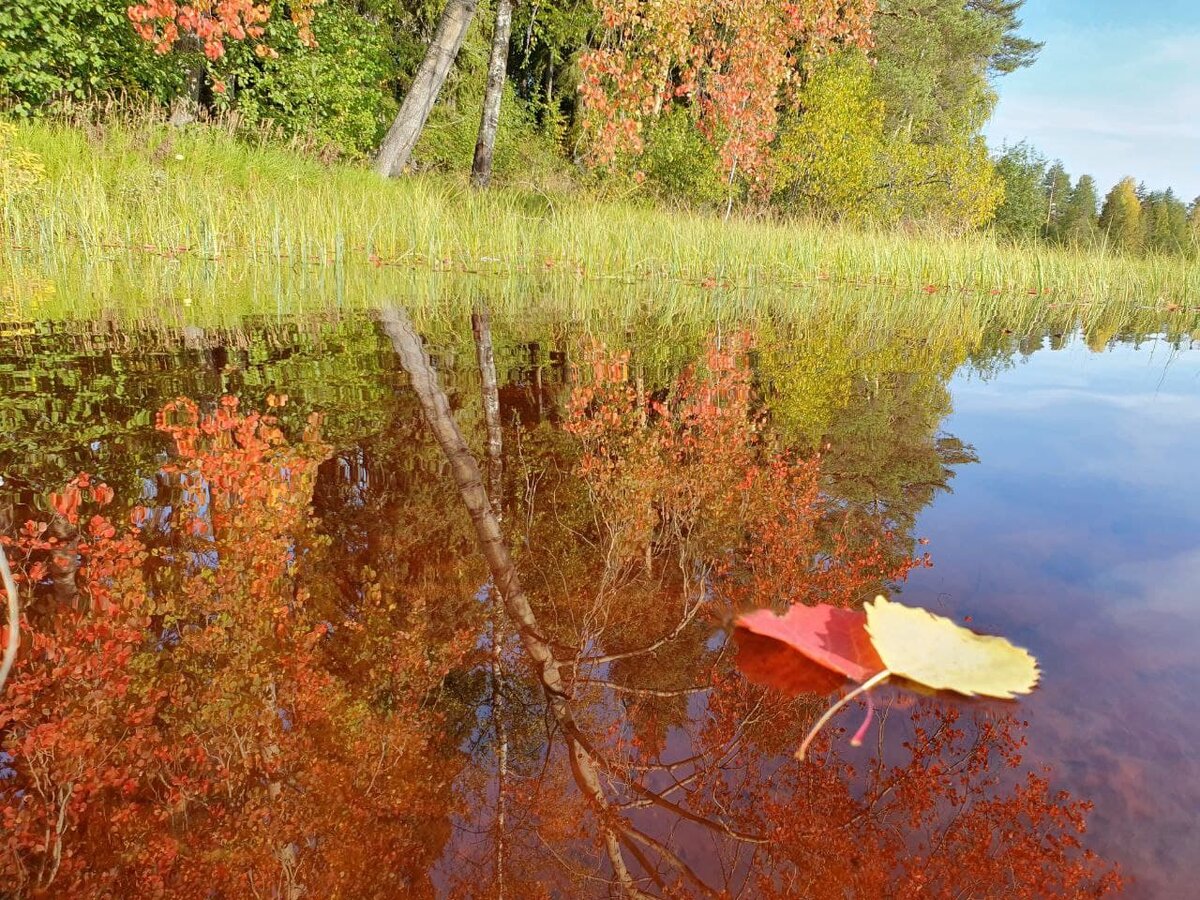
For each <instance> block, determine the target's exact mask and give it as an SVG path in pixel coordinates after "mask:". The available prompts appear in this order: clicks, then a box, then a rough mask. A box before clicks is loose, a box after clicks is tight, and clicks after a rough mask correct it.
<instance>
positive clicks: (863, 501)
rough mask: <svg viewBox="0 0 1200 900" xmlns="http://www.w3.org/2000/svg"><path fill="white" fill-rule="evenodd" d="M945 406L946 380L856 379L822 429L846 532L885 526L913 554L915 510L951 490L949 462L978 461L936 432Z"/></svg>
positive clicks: (825, 467) (830, 481)
mask: <svg viewBox="0 0 1200 900" xmlns="http://www.w3.org/2000/svg"><path fill="white" fill-rule="evenodd" d="M949 412H950V394H949V391H947V390H946V387H945V384H944V383H943V382H942V381H940V380H937V379H933V378H931V377H930V376H928V375H916V374H911V373H895V374H891V375H883V376H878V377H876V378H873V379H871V380H869V381H868V380H865V379H864V380H860V381H858V382H857V383H856V385H855V389H854V391H853V392H852V393H851V396H850V400H849V403H848V405H847V407H846V408H845V409H844V410H843V411H841V412H840V413H839V414H838V416H837V418H836V420H835V422H834V423H833V425H832V426H831V427H830V429H829V431H828V432H827V433H826V436H825V442H826V444H825V446H826V450H825V453H824V455H823V458H822V472H823V474H824V475H825V477H826V479H827V485H828V489H829V491H830V492H831V493H832V494H833V495H834V496H836V497H838V498H839V499H841V500H842V501H843V502H844V504H845V511H846V515H847V517H848V523H847V524H848V527H849V529H850V531H851V533H853V534H856V535H863V534H867V533H870V532H871V531H875V532H890V533H892V534H894V535H897V536H902V537H903V538H904V540H903V541H902V542H901V543H900V544H899V546H900V548H902V550H903V551H904V552H907V553H909V554H911V553H912V551H913V547H914V543H915V542H914V536H913V534H912V529H913V526H914V524H915V523H916V519H917V515H918V514H919V513H920V512H921V510H923V509H924V508H925V507H926V506H928V505H929V504H930V503H931V502H933V499H934V497H935V496H936V495H937V493H938V492H939V491H948V490H950V486H949V483H950V479H952V478H953V477H954V467H955V466H960V465H963V464H965V463H973V462H978V457H977V456H976V455H975V451H974V448H972V447H971V446H970V445H968V444H964V443H963V442H962V441H961V440H959V439H958V438H956V437H954V436H952V435H947V434H944V433H940V431H939V428H940V425H941V421H942V419H943V418H945V416H946V415H947V414H948V413H949Z"/></svg>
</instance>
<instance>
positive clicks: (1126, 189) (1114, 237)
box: [1100, 178, 1142, 252]
mask: <svg viewBox="0 0 1200 900" xmlns="http://www.w3.org/2000/svg"><path fill="white" fill-rule="evenodd" d="M1100 232H1101V235H1102V236H1103V238H1104V241H1105V243H1106V244H1107V245H1108V246H1110V247H1113V248H1115V249H1117V250H1124V251H1127V252H1136V251H1138V250H1140V249H1141V247H1142V204H1141V201H1139V200H1138V191H1137V185H1136V184H1135V183H1134V180H1133V179H1132V178H1122V179H1121V180H1120V181H1118V182H1117V183H1116V184H1115V185H1113V189H1112V190H1111V191H1109V192H1108V196H1106V197H1105V198H1104V207H1103V209H1101V210H1100Z"/></svg>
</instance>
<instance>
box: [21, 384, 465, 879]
mask: <svg viewBox="0 0 1200 900" xmlns="http://www.w3.org/2000/svg"><path fill="white" fill-rule="evenodd" d="M158 426H159V428H160V429H161V430H162V431H164V432H165V433H167V434H168V435H169V436H170V438H171V439H172V441H173V443H174V445H175V454H174V457H173V458H172V460H171V461H170V462H169V463H167V464H166V465H164V466H163V467H162V469H161V471H160V473H159V476H160V477H159V481H160V483H161V484H166V485H168V487H167V489H166V491H165V492H164V493H163V494H160V496H159V497H157V498H156V500H155V502H154V505H153V507H151V508H149V509H139V511H135V514H134V515H133V516H132V519H133V521H134V522H135V523H140V524H142V525H144V526H145V530H143V529H140V528H138V527H134V528H131V529H128V530H119V529H118V528H117V526H116V525H115V524H114V523H113V522H112V521H110V520H109V519H108V518H106V517H105V516H103V515H102V514H100V513H99V512H97V513H96V514H95V515H93V516H91V517H90V519H89V520H88V522H87V524H86V527H84V528H82V529H81V534H80V536H79V539H78V544H77V548H76V549H77V551H78V553H79V555H80V557H81V558H82V561H83V562H82V565H81V566H80V567H79V569H78V572H77V573H76V577H77V578H78V582H79V593H80V596H81V597H82V598H86V601H87V602H86V603H76V604H65V603H61V602H58V601H57V600H56V599H55V598H54V597H53V596H51V595H49V594H48V593H46V592H43V591H41V590H38V589H37V582H38V581H39V580H40V579H41V578H42V577H44V576H45V575H46V572H47V569H46V566H45V564H44V563H42V562H41V560H40V558H39V557H40V556H41V555H43V554H44V553H45V552H46V551H47V550H48V549H51V548H52V547H53V545H52V543H51V541H50V540H49V539H48V538H47V537H46V534H47V526H46V525H45V524H38V523H33V522H31V523H28V524H27V525H26V526H25V527H24V528H23V529H22V531H21V533H20V536H19V538H18V539H17V540H16V541H15V542H12V543H11V545H10V546H11V549H12V551H13V552H12V555H13V558H14V562H15V568H16V570H17V574H18V577H19V579H20V582H21V584H22V589H23V593H24V594H25V598H24V607H25V610H26V620H27V621H26V623H25V626H24V630H25V631H26V634H27V635H28V636H29V637H28V640H27V642H26V645H25V651H24V652H23V654H22V656H21V658H20V659H19V661H18V664H17V667H16V670H15V672H14V675H13V678H12V681H11V682H10V684H9V687H8V689H7V690H6V692H5V695H4V697H3V698H2V699H0V727H2V728H3V731H4V735H5V737H4V744H3V750H4V752H5V753H6V754H8V756H7V757H5V759H7V760H8V762H7V763H6V768H7V769H8V770H10V771H9V777H8V778H6V779H4V780H0V818H2V821H3V828H4V832H3V838H2V844H0V876H2V877H3V878H4V879H5V883H6V884H7V885H8V886H9V888H10V889H11V890H12V892H13V893H14V894H21V893H36V892H38V891H52V892H53V893H54V894H56V895H59V896H67V895H69V896H97V895H107V894H111V893H114V892H115V893H116V894H118V895H122V896H143V895H152V894H156V893H161V892H164V891H166V892H168V893H171V894H175V895H184V896H209V895H213V894H218V895H224V896H245V895H247V894H250V893H253V891H254V890H256V889H263V886H265V885H272V886H281V887H280V890H282V891H283V892H284V893H285V895H286V894H287V892H289V891H292V892H294V891H297V890H299V889H300V888H301V886H303V887H304V888H305V889H307V891H309V892H311V893H312V894H313V895H314V896H333V895H355V896H366V895H371V894H380V893H382V894H385V895H389V896H394V895H396V894H399V893H403V892H404V891H405V889H406V887H408V886H412V885H415V884H417V883H420V882H422V881H423V880H424V879H426V878H427V874H426V870H427V868H428V865H429V861H430V856H431V854H432V853H435V852H436V849H437V846H438V841H440V840H443V839H444V833H445V831H444V829H443V828H442V827H441V826H439V825H437V824H436V823H437V822H438V821H439V817H444V815H445V812H446V808H447V802H446V799H445V797H444V796H443V794H444V786H445V784H446V783H447V782H448V777H449V773H448V770H447V765H448V762H446V761H441V760H439V759H438V755H437V754H436V753H435V752H433V749H432V741H433V740H434V739H435V737H436V735H437V733H438V732H437V729H436V728H435V727H433V725H432V722H433V714H432V713H431V712H430V711H429V710H427V709H425V708H424V706H423V702H424V695H425V692H426V691H427V690H428V689H429V687H430V685H431V684H436V683H437V682H438V680H440V678H441V676H442V674H443V672H444V669H443V668H441V666H442V665H443V664H442V663H440V662H438V656H437V655H436V654H432V653H431V648H430V642H429V641H427V640H426V635H425V633H424V632H423V630H422V629H421V627H420V626H419V624H417V623H414V624H413V625H412V627H411V630H410V633H409V634H406V635H402V636H398V637H397V636H393V637H392V639H391V640H390V642H389V646H388V648H387V649H388V651H389V658H388V663H389V665H392V666H395V667H396V668H397V669H400V670H404V671H406V673H408V679H409V685H410V688H411V690H410V691H409V692H406V693H404V694H402V695H401V696H398V697H395V698H392V699H391V700H390V707H389V708H388V709H373V708H371V707H370V706H369V705H367V704H364V703H363V701H362V699H361V698H360V697H359V696H358V694H357V693H356V692H355V691H353V690H352V689H351V688H350V686H349V685H348V684H347V683H346V682H344V681H343V680H342V679H341V678H339V677H338V676H336V675H335V674H333V672H332V671H331V667H330V662H331V659H332V655H333V653H334V647H335V645H336V644H337V639H336V638H335V636H334V633H335V632H346V633H349V632H351V631H353V625H354V623H352V622H347V621H346V620H345V619H344V618H343V617H340V616H339V617H336V618H334V619H333V620H332V621H330V618H329V617H331V616H337V613H336V612H335V610H334V607H332V606H330V605H329V604H328V603H326V602H325V600H324V598H323V597H322V596H321V595H320V593H319V592H321V591H323V590H324V586H325V585H327V584H328V583H329V582H330V581H331V579H330V577H329V568H328V566H329V565H330V563H331V562H332V560H331V559H330V558H329V557H328V556H327V555H326V554H325V553H324V550H323V544H322V542H321V539H320V537H319V535H316V534H315V533H313V532H312V530H311V528H312V526H311V524H310V522H311V518H310V514H309V502H310V498H311V494H312V485H313V479H314V478H315V475H316V470H317V465H318V463H319V462H320V461H321V459H323V458H324V456H325V454H326V452H327V451H326V448H325V447H324V446H323V445H322V444H321V443H320V441H319V438H318V436H317V426H318V422H317V420H316V419H315V418H314V419H311V420H310V422H309V427H308V429H307V431H306V433H305V436H304V440H303V441H302V442H301V443H299V444H297V445H295V446H292V445H289V444H288V443H287V442H286V441H285V440H284V437H283V434H282V432H281V431H280V430H279V427H278V425H277V423H276V422H275V420H274V419H273V418H272V417H270V416H266V415H260V414H258V413H254V412H251V413H248V414H243V413H241V412H239V410H238V403H237V401H236V399H234V398H225V399H224V400H222V401H221V403H220V404H219V405H218V407H217V408H216V410H215V411H214V412H212V413H211V414H201V413H200V411H199V409H198V408H197V406H196V404H194V403H192V402H191V401H187V400H179V401H175V402H174V403H172V404H169V405H168V407H167V408H165V409H164V410H162V411H161V412H160V413H159V417H158ZM111 499H112V492H111V490H110V489H109V488H107V486H105V485H103V484H95V483H90V482H89V480H88V479H87V477H86V476H80V477H79V478H77V479H75V480H73V481H72V482H71V484H69V485H68V486H67V487H66V488H65V489H64V490H63V491H62V492H60V493H59V494H58V495H56V499H55V502H54V507H55V512H56V514H57V515H59V516H67V515H69V516H71V517H73V518H75V519H76V520H78V518H79V517H80V516H81V515H82V516H86V515H87V512H88V511H90V509H89V505H90V504H95V505H97V506H102V505H103V504H105V503H107V502H108V501H109V500H111ZM368 593H369V588H368ZM364 603H366V605H368V606H369V600H364ZM77 607H84V608H82V609H80V608H77ZM367 693H368V695H369V691H368V692H367ZM368 760H369V761H371V764H370V765H367V763H366V761H368ZM385 762H386V765H385ZM267 890H275V888H274V887H271V888H267ZM292 895H296V894H294V893H293V894H292Z"/></svg>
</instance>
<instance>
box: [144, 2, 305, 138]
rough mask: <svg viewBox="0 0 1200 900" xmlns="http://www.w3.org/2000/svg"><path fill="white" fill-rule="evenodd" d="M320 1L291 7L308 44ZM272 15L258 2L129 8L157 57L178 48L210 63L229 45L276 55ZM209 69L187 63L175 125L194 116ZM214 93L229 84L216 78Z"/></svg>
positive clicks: (267, 6)
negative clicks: (244, 43) (269, 27)
mask: <svg viewBox="0 0 1200 900" xmlns="http://www.w3.org/2000/svg"><path fill="white" fill-rule="evenodd" d="M321 2H323V0H298V2H294V3H292V4H290V7H289V15H290V18H291V21H292V23H293V24H294V25H295V26H296V27H297V29H298V33H299V38H300V40H301V42H302V43H304V44H307V45H309V46H311V45H313V44H314V43H315V41H314V38H313V35H312V29H311V27H310V26H311V22H312V17H313V10H314V7H315V6H317V5H319V4H320V3H321ZM271 14H272V7H271V5H270V4H269V3H263V2H260V0H195V2H186V0H183V2H181V0H148V2H145V3H134V4H132V5H131V6H130V7H129V9H128V15H129V19H130V21H131V22H132V23H133V28H134V31H136V32H137V34H138V35H139V36H140V37H141V38H142V39H143V40H145V41H147V42H149V43H150V44H152V45H153V46H154V52H155V53H157V54H159V55H165V54H167V53H170V52H171V51H172V50H174V49H176V48H178V49H180V50H182V51H184V52H185V53H195V52H196V51H199V52H200V53H201V54H203V57H204V59H206V60H207V61H208V62H209V63H213V62H216V61H217V60H219V59H221V58H222V57H223V56H224V55H225V53H226V48H227V44H229V43H230V42H235V41H249V42H250V43H251V45H252V46H253V47H254V52H255V53H256V54H257V55H258V56H260V57H269V56H274V55H276V51H275V50H274V49H272V48H271V46H270V44H269V43H268V41H267V40H266V38H267V28H266V26H267V23H268V21H269V20H270V19H271ZM206 71H207V70H206V67H205V65H204V64H203V63H202V62H201V61H193V62H190V63H189V65H188V76H187V86H186V89H185V91H184V94H183V96H182V97H181V98H180V99H181V100H182V103H181V104H180V105H179V106H177V108H176V111H175V115H174V117H173V119H174V121H175V122H176V123H182V122H185V121H190V120H191V119H193V118H195V115H196V112H197V110H198V109H199V103H200V90H201V83H202V80H203V78H204V76H205V74H206ZM212 89H213V90H214V91H215V92H217V93H223V92H224V91H225V90H226V85H225V83H224V82H223V81H222V80H220V79H219V78H218V79H216V80H214V81H213V84H212Z"/></svg>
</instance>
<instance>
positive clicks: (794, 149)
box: [775, 51, 883, 219]
mask: <svg viewBox="0 0 1200 900" xmlns="http://www.w3.org/2000/svg"><path fill="white" fill-rule="evenodd" d="M800 103H801V108H802V111H801V113H800V114H799V115H797V116H795V117H793V118H791V119H789V120H785V121H784V123H783V127H782V132H781V134H780V137H779V139H778V141H777V146H776V153H775V162H776V173H775V196H776V198H777V199H782V200H784V201H785V202H786V203H787V204H788V205H790V206H794V207H798V208H800V209H804V210H806V211H808V212H813V213H817V214H824V215H829V216H832V217H835V218H839V219H846V218H861V217H864V216H866V215H869V213H870V200H871V197H872V194H874V193H875V191H876V190H877V189H878V188H879V186H880V183H881V180H882V178H881V172H880V166H879V163H880V161H879V156H880V153H881V151H882V149H883V104H882V103H881V102H880V101H879V100H877V99H876V98H875V97H874V96H873V94H872V90H871V67H870V64H869V63H868V61H867V58H866V56H865V55H864V54H862V53H859V52H853V51H851V52H846V53H843V54H839V55H838V56H836V57H832V58H830V59H828V60H826V61H825V62H823V63H821V64H820V65H818V67H817V69H816V71H815V72H814V73H813V75H812V77H811V78H810V79H809V81H808V83H807V84H806V85H805V86H804V91H803V93H802V94H801V100H800Z"/></svg>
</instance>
